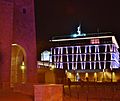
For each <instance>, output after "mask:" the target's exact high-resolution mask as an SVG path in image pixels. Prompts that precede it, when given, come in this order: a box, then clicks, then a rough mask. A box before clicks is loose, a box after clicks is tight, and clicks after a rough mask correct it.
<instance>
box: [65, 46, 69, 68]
mask: <svg viewBox="0 0 120 101" xmlns="http://www.w3.org/2000/svg"><path fill="white" fill-rule="evenodd" d="M66 56H67V68H68V70H69V69H70V68H69V57H68V47H66Z"/></svg>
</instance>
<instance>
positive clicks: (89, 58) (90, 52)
mask: <svg viewBox="0 0 120 101" xmlns="http://www.w3.org/2000/svg"><path fill="white" fill-rule="evenodd" d="M89 57H90V58H89V61H90V69H92V64H91V46H89Z"/></svg>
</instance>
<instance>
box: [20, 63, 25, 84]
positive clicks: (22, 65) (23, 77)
mask: <svg viewBox="0 0 120 101" xmlns="http://www.w3.org/2000/svg"><path fill="white" fill-rule="evenodd" d="M20 68H21V71H22V83H25V64H24V61H22V64H21V66H20Z"/></svg>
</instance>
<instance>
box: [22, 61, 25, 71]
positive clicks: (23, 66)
mask: <svg viewBox="0 0 120 101" xmlns="http://www.w3.org/2000/svg"><path fill="white" fill-rule="evenodd" d="M24 69H25V64H24V61H23V62H22V65H21V70H24Z"/></svg>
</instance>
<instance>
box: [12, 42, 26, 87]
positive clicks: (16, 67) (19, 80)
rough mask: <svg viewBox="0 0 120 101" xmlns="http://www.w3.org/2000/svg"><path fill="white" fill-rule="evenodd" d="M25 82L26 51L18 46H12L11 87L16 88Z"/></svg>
mask: <svg viewBox="0 0 120 101" xmlns="http://www.w3.org/2000/svg"><path fill="white" fill-rule="evenodd" d="M25 82H26V52H25V49H24V48H23V47H22V46H20V45H18V44H12V51H11V71H10V85H11V87H14V85H15V84H23V83H25Z"/></svg>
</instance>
